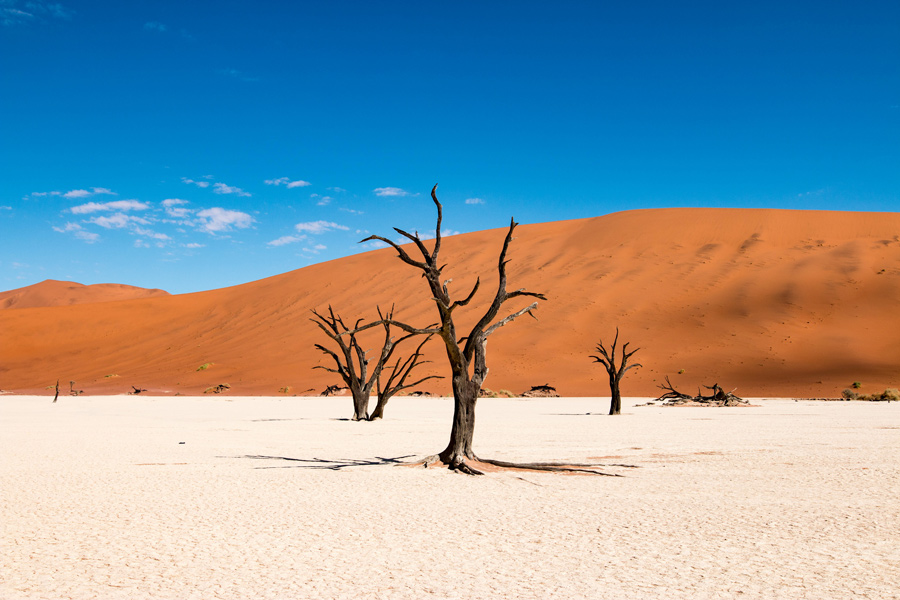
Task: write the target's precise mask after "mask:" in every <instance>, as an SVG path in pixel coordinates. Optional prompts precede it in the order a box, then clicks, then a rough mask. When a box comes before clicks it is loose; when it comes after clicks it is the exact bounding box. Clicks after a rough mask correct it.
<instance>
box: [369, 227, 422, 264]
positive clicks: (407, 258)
mask: <svg viewBox="0 0 900 600" xmlns="http://www.w3.org/2000/svg"><path fill="white" fill-rule="evenodd" d="M371 240H378V241H380V242H384V243H385V244H387V245H389V246H391V247H393V248H394V250H396V251H397V254H399V255H400V260H402V261H403V262H405V263H406V264H408V265H412V266H414V267H417V268H419V269H422V270H423V271H424V270H427V269H428V265H427V264H425V263H423V262H419V261H417V260H415V259H413V258H412V257H411V256H410V255H409V254H407V253H406V250H404V249H403V248H401V247H400V246H399V245H398V244H396V243H394V242H393V241H391V240H389V239H387V238H385V237H381V236H380V235H370V236H369V237H367V238H366V239H364V240H360V241H359V243H360V244H362V243H363V242H368V241H371Z"/></svg>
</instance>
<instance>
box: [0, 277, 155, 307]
mask: <svg viewBox="0 0 900 600" xmlns="http://www.w3.org/2000/svg"><path fill="white" fill-rule="evenodd" d="M168 295H169V293H168V292H165V291H163V290H148V289H145V288H139V287H134V286H132V285H122V284H120V283H98V284H96V285H83V284H81V283H75V282H73V281H56V280H54V279H45V280H44V281H42V282H40V283H36V284H34V285H29V286H28V287H23V288H18V289H15V290H9V291H8V292H0V309H4V308H34V307H36V306H68V305H71V304H89V303H92V302H111V301H113V300H131V299H134V298H151V297H155V296H168Z"/></svg>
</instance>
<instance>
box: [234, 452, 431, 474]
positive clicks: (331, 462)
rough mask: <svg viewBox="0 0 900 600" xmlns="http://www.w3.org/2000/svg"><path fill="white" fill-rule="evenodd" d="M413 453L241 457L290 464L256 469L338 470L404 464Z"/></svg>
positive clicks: (254, 455) (260, 455) (255, 455)
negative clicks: (401, 454)
mask: <svg viewBox="0 0 900 600" xmlns="http://www.w3.org/2000/svg"><path fill="white" fill-rule="evenodd" d="M413 456H415V455H413V454H408V455H406V456H397V457H395V458H386V457H382V456H376V457H374V458H292V457H290V456H266V455H262V454H246V455H244V456H242V457H241V458H250V459H253V460H271V461H284V462H288V463H291V464H285V465H273V466H266V467H255V468H256V469H297V468H299V469H329V470H331V471H340V470H341V469H347V468H350V467H373V466H382V465H405V464H407V463H405V462H404V459H407V458H413Z"/></svg>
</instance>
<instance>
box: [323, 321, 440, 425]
mask: <svg viewBox="0 0 900 600" xmlns="http://www.w3.org/2000/svg"><path fill="white" fill-rule="evenodd" d="M312 313H313V315H315V317H316V318H315V319H310V321H312V322H313V323H315V324H316V325H317V326H318V327H319V329H321V330H322V331H323V332H325V334H326V335H327V336H328V337H330V338H331V339H332V340H334V342H335V343H337V345H338V348H339V350H340V354H338V353H337V352H333V351H332V350H329V349H328V348H326V347H324V346H322V345H321V344H316V348H318V349H319V350H321V351H322V352H323V353H324V354H327V355H328V356H330V357H331V358H332V360H334V363H335V367H336V368H330V367H326V366H323V365H317V366H315V367H313V368H314V369H324V370H326V371H328V372H330V373H337V374H338V375H340V376H341V379H343V381H344V383H345V384H346V385H347V388H348V389H349V390H350V394H351V396H352V397H353V420H354V421H368V420H373V419H375V418H379V419H380V418H382V416H383V415H384V406H385V405H386V404H387V401H388V399H389V398H390V397H391V396H392V395H393V394H395V393H396V392H398V391H400V390H402V389H405V388H406V387H409V386H406V385H404V382H405V380H406V378H407V377H408V376H409V374H410V372H412V370H413V369H414V368H415V367H416V366H417V365H419V364H422V363H421V362H419V359H420V358H421V349H422V345H424V343H425V342H424V341H423V342H422V343H421V344H419V347H418V349H417V350H416V352H415V354H413V356H411V357H410V358H409V359H407V360H406V361H405V362H403V363H401V359H398V360H397V363H396V364H395V365H394V368H393V370H392V374H391V378H390V379H389V380H388V385H387V386H386V388H385V390H384V391H382V390H381V384H380V380H381V373H382V370H383V369H384V366H385V364H386V363H387V362H388V361H389V360H390V359H391V357H392V356H393V354H394V350H395V348H396V347H397V345H398V344H400V343H401V342H403V341H404V340H407V339H409V338H411V337H413V336H414V335H416V334H415V333H408V334H406V335H404V336H402V337H400V338H399V339H396V340H395V339H394V338H392V337H391V323H392V319H393V315H394V310H393V308H391V312H389V313H388V314H387V316H385V315H382V314H381V310H380V309H379V310H378V316H379V317H380V320H379V321H375V322H373V323H370V324H369V325H365V326H362V327H360V322H361V321H362V320H361V319H360V320H359V321H357V322H356V325H355V326H354V327H353V329H350V328H349V327H347V326H346V325H345V324H344V322H343V321H342V320H341V318H340V317H339V316H338V315H335V314H334V310H332V308H331V306H329V307H328V315H321V314H319V313H318V312H316V311H315V310H313V311H312ZM377 325H381V326H382V327H384V342H383V344H382V346H381V352H380V353H379V355H378V360H377V361H376V362H375V365H374V366H373V368H372V372H371V375H370V374H369V371H368V370H369V363H370V362H371V360H372V359H371V358H369V355H368V351H365V350H363V349H362V346H360V343H359V340H358V339H357V334H358V333H359V332H361V331H363V330H365V329H368V328H370V327H374V326H377ZM429 337H430V336H429ZM425 341H427V339H426V340H425ZM436 377H437V375H431V376H429V377H425V378H423V379H420V380H419V381H417V382H416V383H413V384H410V385H417V384H419V383H422V382H423V381H426V380H428V379H433V378H436ZM397 378H399V379H397ZM376 384H377V385H378V386H379V388H378V390H379V391H378V396H379V402H378V406H377V407H376V411H375V412H374V413H373V414H372V415H369V413H368V410H369V398H370V397H371V395H372V388H373V387H374V386H375V385H376ZM376 415H377V416H376Z"/></svg>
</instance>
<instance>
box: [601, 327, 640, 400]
mask: <svg viewBox="0 0 900 600" xmlns="http://www.w3.org/2000/svg"><path fill="white" fill-rule="evenodd" d="M618 341H619V328H618V327H616V337H615V339H614V340H613V343H612V347H611V348H610V351H609V352H607V351H606V347H605V346H604V345H603V341H602V340H601V341H599V342H598V343H597V352H599V353H600V356H594V355H591V358H593V359H594V361H595V362H598V363H601V364H602V365H603V366H604V367H606V373H607V374H608V375H609V392H610V401H609V414H611V415H618V414H621V413H622V393H621V392H620V391H619V384H620V383H621V381H622V377H623V376H624V375H625V373H626V372H627V371H628V370H629V369H633V368H635V367H641V366H643V365H641V364H640V363H634V364H633V365H629V364H628V359H629V358H631V357H632V356H633V355H634V353H635V352H637V351H638V350H640V348H635V349H634V350H632V351H631V352H628V344H629V342H625V343H624V344H623V345H622V357H621V360H620V361H619V364H618V365H617V364H616V344H617V343H618Z"/></svg>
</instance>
